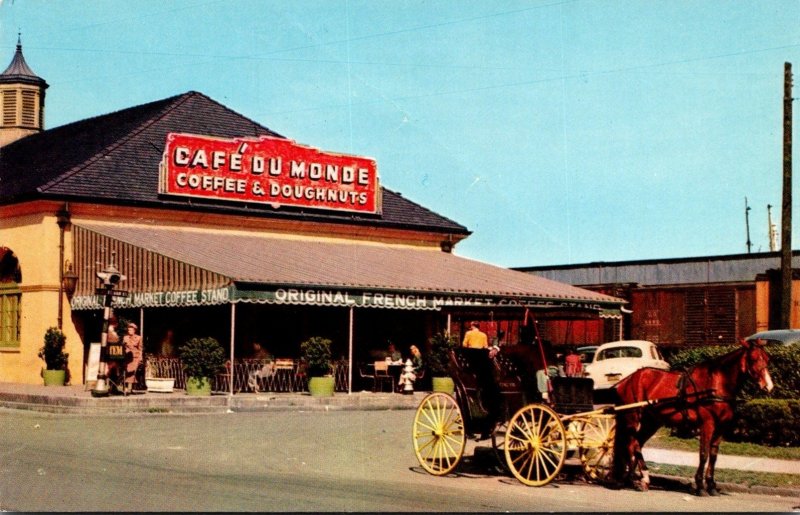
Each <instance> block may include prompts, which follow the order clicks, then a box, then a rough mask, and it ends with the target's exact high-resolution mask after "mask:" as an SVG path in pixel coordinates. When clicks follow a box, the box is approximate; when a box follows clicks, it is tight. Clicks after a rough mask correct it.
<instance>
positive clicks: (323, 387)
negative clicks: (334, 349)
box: [300, 336, 335, 397]
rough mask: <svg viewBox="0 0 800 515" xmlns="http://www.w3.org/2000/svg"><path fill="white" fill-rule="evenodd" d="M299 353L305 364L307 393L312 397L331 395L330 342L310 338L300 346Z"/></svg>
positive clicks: (317, 337)
mask: <svg viewBox="0 0 800 515" xmlns="http://www.w3.org/2000/svg"><path fill="white" fill-rule="evenodd" d="M300 352H301V353H302V355H303V359H304V360H305V363H306V373H307V374H308V378H309V379H308V391H309V393H311V395H312V396H314V397H330V396H331V395H333V389H334V386H335V381H334V377H333V375H332V374H331V341H330V340H329V339H327V338H323V337H321V336H312V337H311V338H309V339H308V340H306V341H304V342H303V343H301V344H300Z"/></svg>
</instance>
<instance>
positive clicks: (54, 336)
mask: <svg viewBox="0 0 800 515" xmlns="http://www.w3.org/2000/svg"><path fill="white" fill-rule="evenodd" d="M66 342H67V337H66V336H64V333H62V332H61V331H60V330H59V329H58V328H56V327H51V328H49V329H48V330H47V332H46V333H45V334H44V346H43V347H41V348H40V349H39V357H40V358H41V359H43V360H44V362H45V364H46V367H47V370H65V369H66V368H67V360H68V359H69V354H67V353H66V352H64V345H65V344H66Z"/></svg>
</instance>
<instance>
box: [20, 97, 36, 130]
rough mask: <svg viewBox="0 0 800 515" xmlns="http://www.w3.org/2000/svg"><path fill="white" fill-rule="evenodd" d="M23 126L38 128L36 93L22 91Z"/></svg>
mask: <svg viewBox="0 0 800 515" xmlns="http://www.w3.org/2000/svg"><path fill="white" fill-rule="evenodd" d="M22 125H25V126H26V127H36V92H35V91H29V90H23V91H22Z"/></svg>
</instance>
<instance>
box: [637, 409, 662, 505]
mask: <svg viewBox="0 0 800 515" xmlns="http://www.w3.org/2000/svg"><path fill="white" fill-rule="evenodd" d="M641 426H642V427H641V428H640V429H639V431H638V433H637V435H636V465H637V466H638V468H639V472H640V473H641V476H642V478H641V481H640V483H639V488H638V490H640V491H642V492H646V491H647V490H649V489H650V471H649V470H648V469H647V462H645V461H644V455H643V454H642V447H644V444H645V442H647V441H648V440H649V439H650V438H651V437H652V436H653V435H654V434H656V431H658V424H657V423H655V422H654V421H653V420H651V419H649V418H647V417H642V423H641Z"/></svg>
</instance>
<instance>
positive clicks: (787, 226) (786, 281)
mask: <svg viewBox="0 0 800 515" xmlns="http://www.w3.org/2000/svg"><path fill="white" fill-rule="evenodd" d="M781 227H782V234H781V328H782V329H788V328H791V327H792V325H791V324H792V65H791V63H784V74H783V211H782V215H781Z"/></svg>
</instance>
